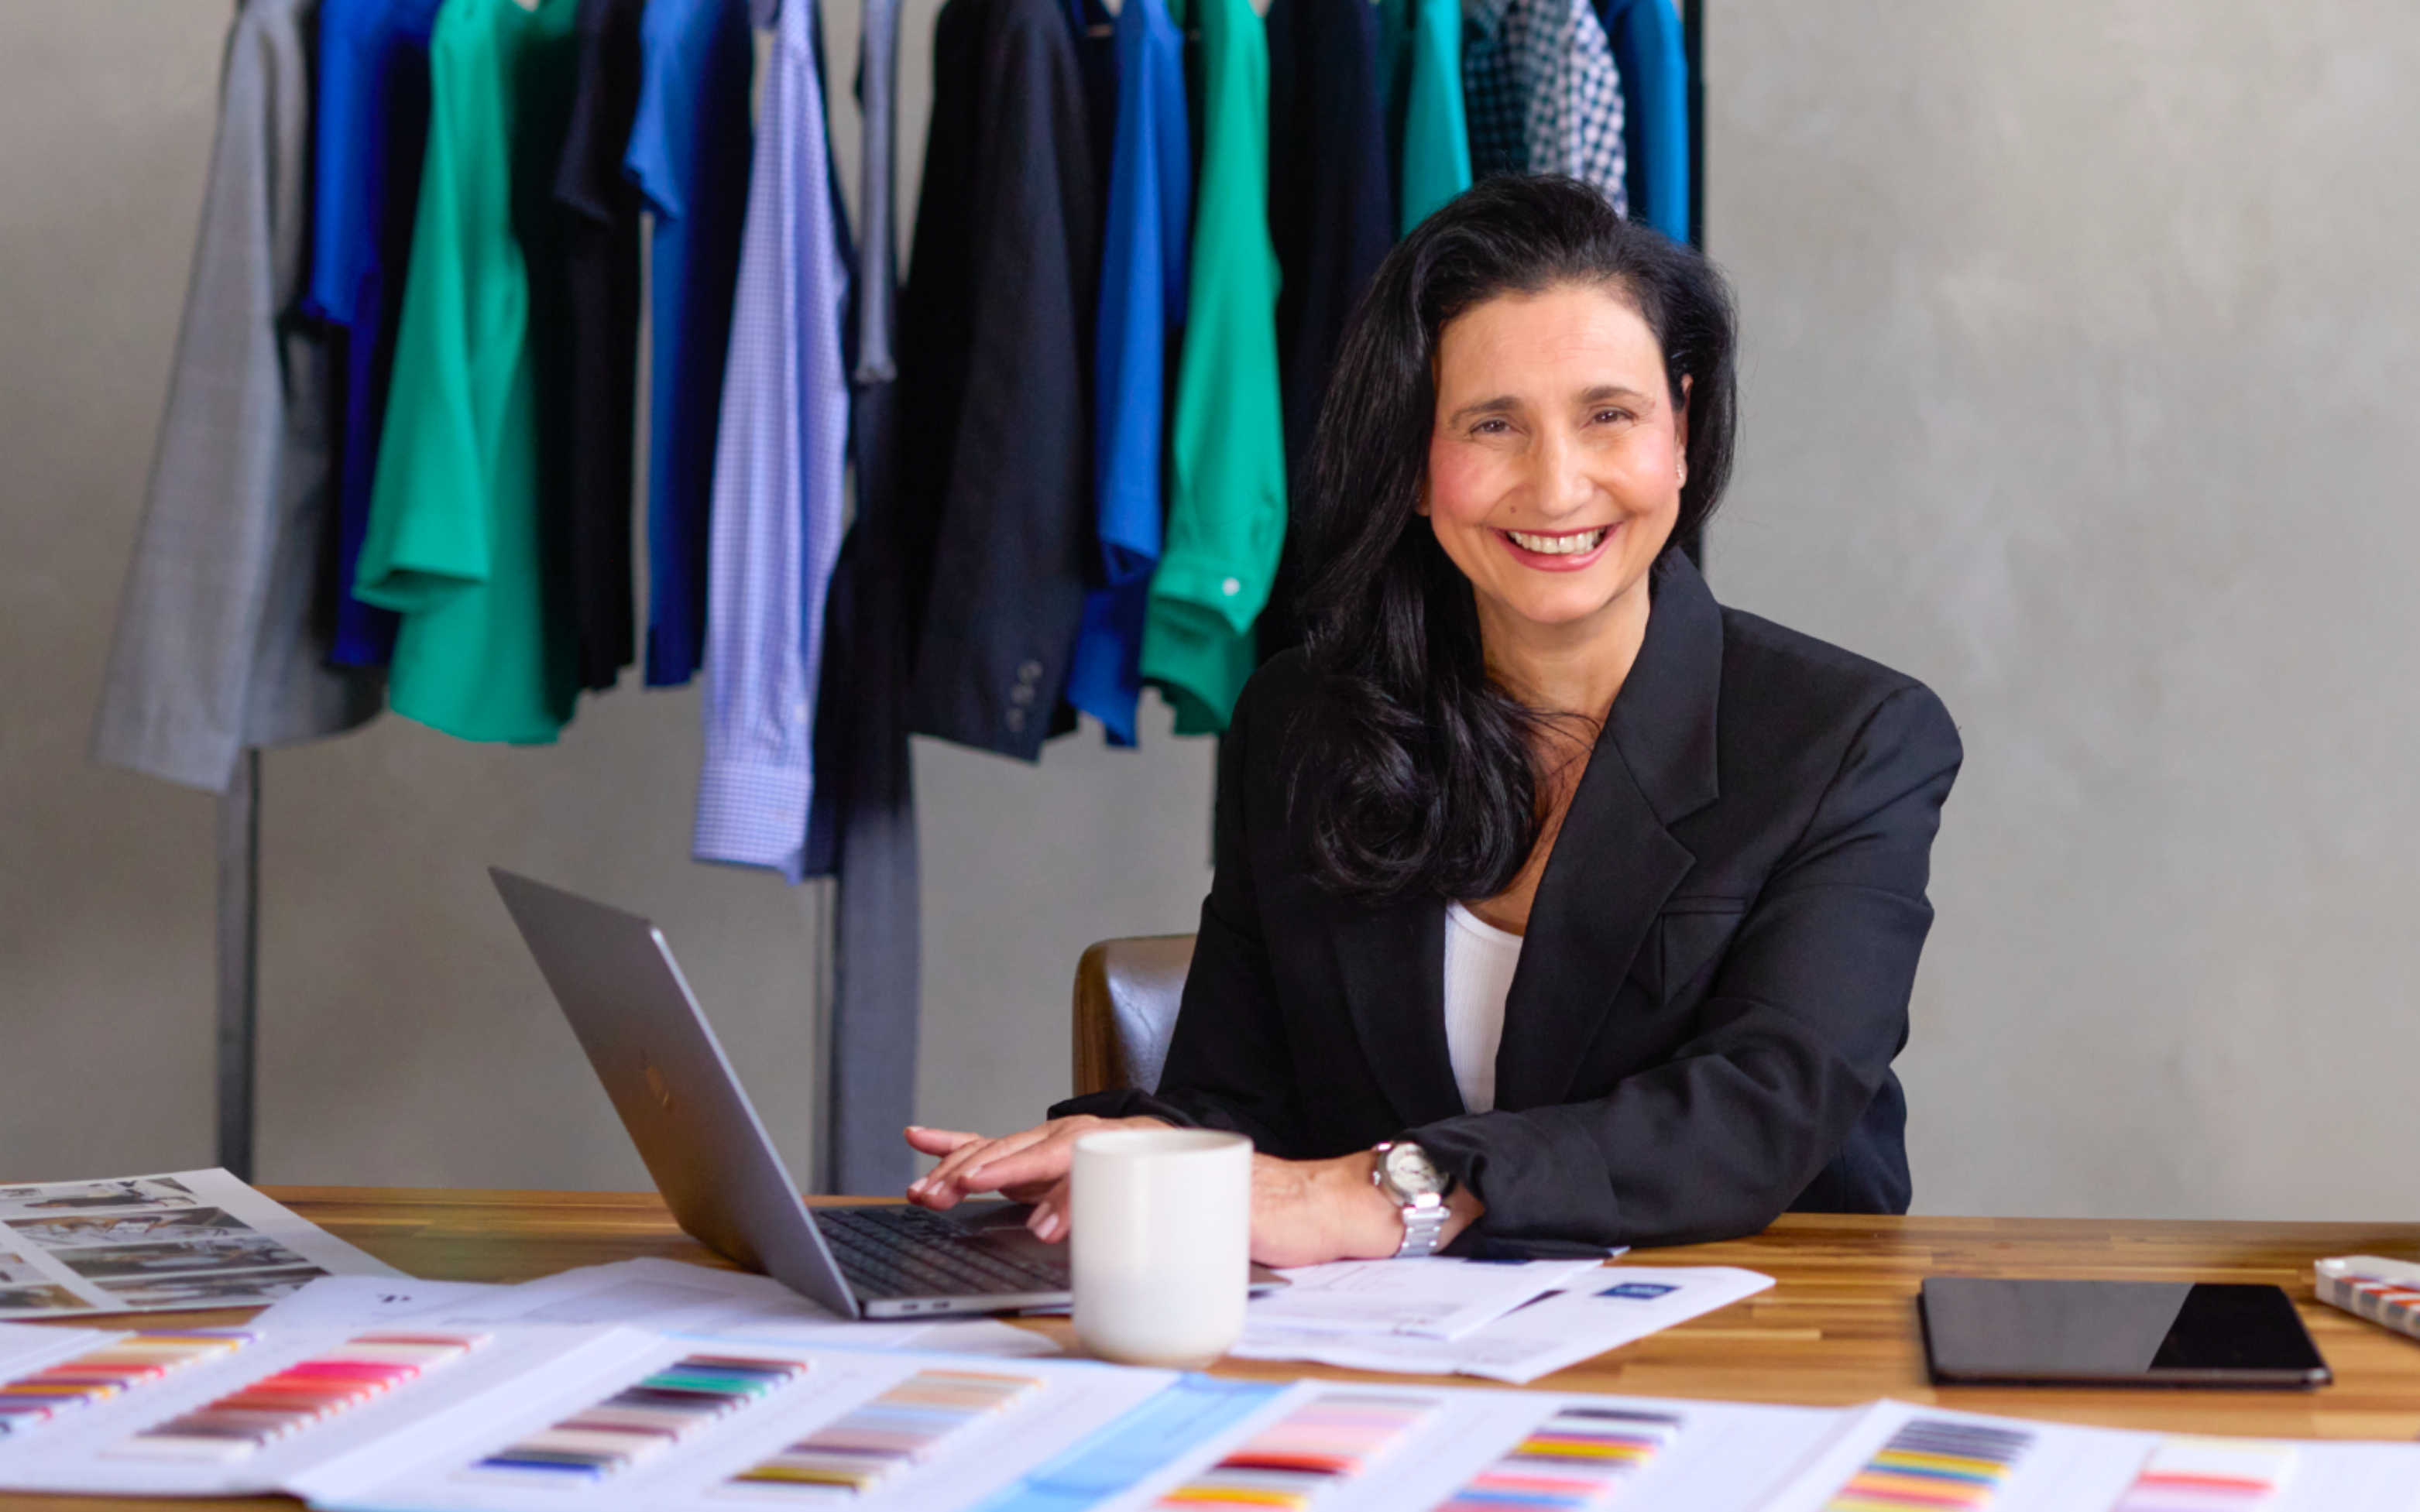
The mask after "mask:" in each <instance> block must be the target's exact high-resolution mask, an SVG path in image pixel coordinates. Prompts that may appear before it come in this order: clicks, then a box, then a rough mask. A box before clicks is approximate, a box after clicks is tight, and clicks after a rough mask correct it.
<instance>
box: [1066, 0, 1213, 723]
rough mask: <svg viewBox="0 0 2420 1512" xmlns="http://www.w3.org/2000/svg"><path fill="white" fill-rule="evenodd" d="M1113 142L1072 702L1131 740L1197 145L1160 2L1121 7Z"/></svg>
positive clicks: (1180, 51) (1154, 560) (1180, 44)
mask: <svg viewBox="0 0 2420 1512" xmlns="http://www.w3.org/2000/svg"><path fill="white" fill-rule="evenodd" d="M1117 44H1118V109H1117V136H1116V140H1115V145H1114V147H1112V149H1111V153H1110V159H1109V226H1108V231H1107V234H1106V236H1105V238H1104V239H1103V242H1102V251H1101V306H1100V323H1099V325H1098V327H1097V329H1096V330H1095V332H1094V364H1093V372H1094V390H1093V392H1094V393H1095V394H1097V395H1098V396H1099V397H1098V399H1097V401H1096V402H1095V406H1094V417H1093V478H1094V494H1095V499H1096V502H1097V506H1098V520H1099V523H1098V533H1099V536H1100V543H1101V566H1102V576H1103V579H1104V580H1105V581H1106V582H1107V584H1108V586H1107V587H1105V588H1100V589H1095V590H1094V591H1093V592H1092V593H1090V594H1086V595H1085V600H1084V621H1083V626H1082V628H1081V630H1080V631H1079V632H1078V635H1077V640H1076V656H1075V660H1074V662H1073V664H1072V665H1071V667H1070V669H1069V671H1068V674H1067V701H1068V702H1071V703H1073V704H1075V705H1076V707H1078V708H1079V709H1081V710H1083V711H1084V712H1085V713H1087V714H1089V715H1091V716H1093V717H1094V718H1096V719H1098V720H1100V721H1101V723H1102V725H1103V726H1104V727H1105V728H1106V729H1107V730H1108V731H1109V739H1110V741H1111V743H1112V744H1115V745H1120V746H1131V745H1133V744H1134V743H1135V706H1136V703H1137V701H1138V700H1139V698H1140V694H1141V690H1142V666H1141V663H1142V632H1143V619H1144V611H1145V609H1147V608H1148V607H1149V605H1150V601H1151V573H1152V569H1153V568H1154V567H1155V566H1156V565H1158V563H1159V545H1160V515H1161V504H1160V421H1161V417H1162V415H1163V414H1164V413H1165V412H1166V403H1167V401H1166V398H1165V396H1164V379H1165V377H1166V373H1167V363H1168V344H1169V335H1170V332H1172V331H1174V330H1175V329H1176V328H1177V327H1179V326H1181V325H1183V324H1184V323H1185V300H1186V267H1185V261H1186V248H1187V240H1188V239H1189V238H1190V236H1191V234H1192V231H1191V224H1190V222H1191V208H1192V202H1193V182H1192V180H1193V148H1192V144H1191V142H1190V141H1189V140H1188V133H1187V124H1186V110H1185V39H1184V38H1183V37H1182V36H1181V35H1180V34H1179V33H1178V31H1177V29H1176V26H1175V24H1174V23H1172V22H1171V21H1170V19H1169V15H1168V7H1167V5H1166V3H1165V0H1127V3H1126V4H1125V5H1124V6H1121V7H1120V8H1119V9H1118V19H1117Z"/></svg>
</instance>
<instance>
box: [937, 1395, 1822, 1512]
mask: <svg viewBox="0 0 2420 1512" xmlns="http://www.w3.org/2000/svg"><path fill="white" fill-rule="evenodd" d="M1852 1420H1853V1414H1849V1413H1842V1412H1831V1411H1825V1410H1821V1409H1812V1408H1794V1407H1759V1406H1748V1405H1733V1404H1728V1403H1720V1402H1679V1401H1661V1400H1649V1399H1644V1398H1630V1397H1617V1396H1562V1395H1559V1394H1556V1393H1551V1392H1507V1391H1494V1390H1472V1389H1460V1388H1452V1387H1414V1386H1390V1385H1388V1384H1385V1383H1383V1382H1349V1381H1301V1382H1297V1383H1295V1384H1294V1385H1292V1386H1288V1387H1285V1388H1283V1389H1282V1390H1281V1391H1280V1393H1279V1394H1278V1395H1277V1396H1274V1397H1273V1398H1271V1399H1269V1400H1267V1401H1266V1402H1264V1403H1263V1404H1261V1405H1260V1406H1259V1407H1258V1408H1257V1409H1256V1410H1255V1411H1253V1412H1250V1413H1249V1415H1248V1416H1245V1417H1243V1418H1241V1419H1240V1420H1238V1421H1237V1422H1235V1423H1233V1425H1232V1426H1231V1427H1228V1428H1227V1429H1225V1430H1224V1431H1222V1432H1220V1433H1219V1434H1218V1435H1217V1436H1215V1437H1213V1438H1211V1439H1208V1440H1205V1441H1203V1442H1202V1443H1199V1444H1197V1445H1195V1446H1194V1447H1193V1448H1192V1449H1190V1450H1188V1451H1187V1452H1185V1453H1183V1454H1179V1455H1174V1456H1171V1457H1170V1458H1169V1459H1168V1461H1167V1462H1166V1463H1165V1464H1163V1465H1161V1466H1159V1467H1157V1468H1156V1469H1155V1470H1153V1471H1151V1472H1150V1473H1147V1474H1145V1475H1144V1476H1143V1477H1142V1478H1141V1479H1140V1480H1138V1481H1137V1482H1136V1483H1135V1484H1134V1485H1133V1486H1131V1487H1129V1488H1127V1489H1125V1491H1124V1492H1122V1493H1119V1494H1117V1495H1114V1496H1109V1497H1106V1498H1104V1499H1101V1500H1100V1501H1099V1503H1098V1508H1099V1512H1210V1509H1221V1508H1242V1507H1274V1508H1283V1509H1288V1512H1311V1509H1315V1512H1404V1509H1416V1512H1417V1509H1428V1512H1504V1509H1507V1508H1515V1507H1517V1508H1533V1509H1537V1512H1560V1509H1565V1508H1570V1509H1575V1512H1592V1509H1597V1508H1603V1507H1607V1506H1611V1505H1613V1504H1616V1502H1617V1500H1618V1502H1619V1504H1620V1505H1621V1507H1622V1508H1623V1509H1624V1512H1629V1509H1632V1508H1649V1509H1654V1508H1663V1509H1666V1512H1757V1509H1759V1508H1761V1507H1762V1506H1763V1505H1764V1503H1765V1499H1766V1498H1767V1497H1769V1496H1770V1495H1771V1494H1772V1492H1773V1491H1774V1490H1775V1489H1776V1488H1777V1487H1779V1486H1781V1485H1783V1484H1785V1483H1786V1482H1787V1481H1788V1480H1789V1478H1790V1477H1791V1475H1792V1473H1794V1472H1795V1471H1797V1470H1798V1469H1799V1468H1800V1467H1801V1466H1802V1465H1804V1464H1805V1463H1806V1462H1807V1460H1808V1459H1809V1458H1810V1457H1812V1456H1813V1455H1814V1454H1816V1453H1817V1452H1819V1451H1820V1450H1821V1449H1822V1448H1823V1445H1824V1444H1825V1443H1828V1442H1829V1441H1830V1439H1831V1438H1832V1437H1833V1436H1834V1435H1835V1434H1836V1433H1837V1432H1838V1430H1839V1428H1840V1427H1841V1426H1842V1425H1843V1424H1844V1423H1846V1422H1849V1421H1852ZM1054 1505H1056V1506H1061V1507H1063V1506H1065V1505H1067V1504H1053V1503H1049V1502H1047V1501H1042V1500H1032V1501H1024V1500H1003V1501H1001V1502H1000V1503H996V1504H989V1505H987V1506H986V1507H985V1512H1043V1509H1044V1508H1046V1507H1051V1506H1054Z"/></svg>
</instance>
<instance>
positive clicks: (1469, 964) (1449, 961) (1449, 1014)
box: [1445, 903, 1521, 1113]
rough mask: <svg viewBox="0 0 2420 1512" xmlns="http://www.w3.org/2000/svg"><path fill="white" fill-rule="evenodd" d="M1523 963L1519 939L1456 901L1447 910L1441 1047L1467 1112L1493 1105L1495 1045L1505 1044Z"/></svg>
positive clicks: (1494, 1096)
mask: <svg viewBox="0 0 2420 1512" xmlns="http://www.w3.org/2000/svg"><path fill="white" fill-rule="evenodd" d="M1519 964H1521V936H1520V935H1518V934H1514V933H1511V932H1510V931H1507V930H1500V929H1497V927H1496V926H1495V925H1493V924H1490V923H1489V922H1487V921H1486V920H1485V919H1483V918H1480V917H1479V916H1478V915H1477V914H1474V913H1472V912H1471V911H1470V910H1469V909H1467V908H1465V907H1464V906H1463V905H1462V904H1461V903H1448V904H1446V909H1445V1047H1446V1053H1447V1055H1448V1056H1449V1057H1451V1059H1452V1061H1453V1081H1454V1085H1455V1086H1457V1087H1459V1088H1462V1105H1463V1107H1464V1109H1465V1110H1466V1111H1467V1112H1471V1113H1485V1112H1488V1111H1489V1110H1491V1109H1493V1108H1494V1107H1495V1106H1496V1047H1497V1045H1498V1044H1501V1043H1502V1042H1503V1041H1504V996H1505V995H1506V994H1507V993H1509V992H1511V991H1512V968H1513V967H1515V966H1517V965H1519Z"/></svg>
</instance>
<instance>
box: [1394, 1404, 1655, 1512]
mask: <svg viewBox="0 0 2420 1512" xmlns="http://www.w3.org/2000/svg"><path fill="white" fill-rule="evenodd" d="M1682 1421H1683V1420H1682V1418H1681V1416H1680V1414H1679V1413H1677V1412H1648V1411H1644V1410H1640V1409H1633V1408H1625V1407H1613V1406H1605V1407H1590V1406H1582V1405H1577V1404H1575V1405H1572V1406H1568V1407H1565V1408H1563V1409H1561V1410H1560V1411H1559V1412H1556V1413H1555V1415H1554V1416H1552V1417H1550V1418H1548V1419H1546V1421H1544V1423H1541V1424H1539V1425H1538V1426H1537V1427H1535V1428H1533V1429H1532V1430H1530V1432H1529V1434H1528V1437H1527V1438H1524V1439H1523V1440H1522V1441H1521V1442H1520V1443H1516V1444H1514V1445H1513V1446H1512V1449H1511V1450H1510V1451H1509V1452H1507V1453H1506V1454H1505V1456H1504V1458H1501V1459H1498V1460H1497V1461H1496V1462H1495V1463H1494V1464H1492V1465H1490V1466H1488V1467H1487V1468H1486V1469H1485V1470H1482V1471H1481V1472H1480V1473H1478V1474H1477V1475H1475V1476H1473V1477H1472V1478H1471V1480H1470V1482H1469V1484H1467V1485H1466V1486H1465V1487H1464V1488H1463V1489H1461V1490H1460V1491H1458V1492H1456V1493H1455V1494H1454V1495H1453V1496H1451V1497H1450V1498H1449V1499H1448V1500H1446V1501H1444V1502H1441V1503H1439V1504H1438V1505H1437V1508H1436V1512H1518V1509H1522V1508H1537V1509H1539V1512H1590V1509H1593V1508H1597V1507H1603V1506H1609V1505H1611V1504H1612V1503H1613V1499H1614V1497H1615V1496H1616V1495H1618V1494H1619V1493H1620V1492H1621V1488H1622V1486H1623V1484H1624V1483H1626V1482H1628V1481H1629V1480H1631V1479H1633V1478H1634V1477H1636V1476H1637V1475H1638V1474H1639V1473H1642V1472H1644V1471H1645V1470H1646V1469H1647V1467H1648V1466H1650V1465H1652V1464H1653V1463H1654V1462H1655V1457H1656V1455H1657V1454H1659V1453H1661V1452H1662V1451H1663V1450H1664V1449H1665V1448H1667V1447H1668V1446H1669V1445H1670V1444H1671V1443H1672V1441H1673V1440H1675V1439H1677V1438H1679V1437H1680V1436H1681V1427H1682Z"/></svg>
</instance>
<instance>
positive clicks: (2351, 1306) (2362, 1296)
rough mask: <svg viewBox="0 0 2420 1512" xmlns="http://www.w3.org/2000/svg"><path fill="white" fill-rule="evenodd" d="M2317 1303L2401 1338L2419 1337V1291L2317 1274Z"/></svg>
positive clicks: (2368, 1279)
mask: <svg viewBox="0 0 2420 1512" xmlns="http://www.w3.org/2000/svg"><path fill="white" fill-rule="evenodd" d="M2319 1300H2320V1301H2321V1302H2324V1303H2327V1304H2330V1305H2332V1306H2336V1307H2341V1308H2343V1309H2344V1310H2345V1311H2346V1312H2349V1313H2350V1314H2352V1315H2353V1316H2354V1317H2356V1318H2366V1319H2369V1320H2370V1321H2371V1322H2373V1323H2383V1324H2385V1325H2386V1326H2387V1327H2389V1328H2391V1329H2395V1330H2397V1332H2399V1333H2404V1334H2420V1288H2414V1287H2409V1286H2404V1285H2402V1284H2401V1283H2398V1282H2394V1281H2381V1280H2380V1279H2378V1278H2377V1277H2375V1276H2366V1275H2330V1274H2328V1273H2326V1272H2325V1271H2322V1272H2320V1273H2319Z"/></svg>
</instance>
